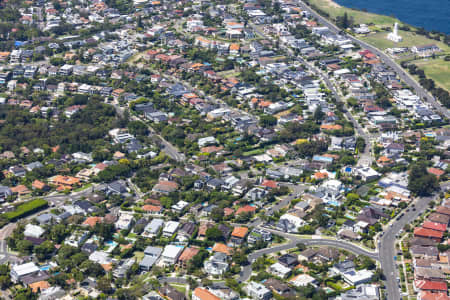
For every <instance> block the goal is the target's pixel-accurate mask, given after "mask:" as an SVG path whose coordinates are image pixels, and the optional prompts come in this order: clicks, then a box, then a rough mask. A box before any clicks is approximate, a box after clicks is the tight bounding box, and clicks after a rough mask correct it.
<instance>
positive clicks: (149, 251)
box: [144, 246, 162, 257]
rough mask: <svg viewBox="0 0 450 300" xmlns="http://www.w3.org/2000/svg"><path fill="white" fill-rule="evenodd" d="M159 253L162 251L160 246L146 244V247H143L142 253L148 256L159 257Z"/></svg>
mask: <svg viewBox="0 0 450 300" xmlns="http://www.w3.org/2000/svg"><path fill="white" fill-rule="evenodd" d="M161 253H162V248H159V247H153V246H148V247H147V248H145V249H144V254H145V255H149V256H156V257H159V256H160V255H161Z"/></svg>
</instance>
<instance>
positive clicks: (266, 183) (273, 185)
mask: <svg viewBox="0 0 450 300" xmlns="http://www.w3.org/2000/svg"><path fill="white" fill-rule="evenodd" d="M261 185H262V186H265V187H268V188H271V189H276V188H277V187H278V183H277V182H276V181H273V180H268V179H265V180H264V181H263V182H262V183H261Z"/></svg>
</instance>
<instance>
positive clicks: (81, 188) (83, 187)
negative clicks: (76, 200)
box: [73, 183, 92, 192]
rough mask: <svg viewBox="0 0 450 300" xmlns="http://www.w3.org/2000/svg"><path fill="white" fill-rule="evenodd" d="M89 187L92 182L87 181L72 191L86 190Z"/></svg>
mask: <svg viewBox="0 0 450 300" xmlns="http://www.w3.org/2000/svg"><path fill="white" fill-rule="evenodd" d="M90 187H92V183H88V184H86V185H83V186H82V187H79V188H77V189H74V190H73V191H74V192H81V191H84V190H87V189H88V188H90Z"/></svg>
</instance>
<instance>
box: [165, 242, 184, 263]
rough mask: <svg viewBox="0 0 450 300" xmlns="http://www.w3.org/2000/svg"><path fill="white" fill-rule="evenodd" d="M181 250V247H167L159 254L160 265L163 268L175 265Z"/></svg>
mask: <svg viewBox="0 0 450 300" xmlns="http://www.w3.org/2000/svg"><path fill="white" fill-rule="evenodd" d="M183 249H184V247H183V246H175V245H167V246H166V247H165V248H164V251H163V253H162V254H161V258H160V262H161V264H162V265H164V266H167V265H174V264H176V263H177V261H178V258H179V257H180V255H181V252H183Z"/></svg>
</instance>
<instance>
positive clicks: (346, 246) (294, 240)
mask: <svg viewBox="0 0 450 300" xmlns="http://www.w3.org/2000/svg"><path fill="white" fill-rule="evenodd" d="M265 229H266V230H269V231H270V232H272V233H273V234H277V235H280V236H283V237H284V238H287V239H288V240H289V242H288V243H286V244H283V245H279V246H275V247H269V248H264V249H261V250H258V251H255V252H253V253H251V254H250V255H249V256H248V260H249V262H250V264H248V265H247V266H245V267H244V268H243V270H242V271H241V273H240V276H239V279H238V281H239V282H244V281H246V280H248V279H249V278H250V276H251V275H252V263H253V262H254V261H255V260H256V259H258V258H260V257H261V256H263V255H267V254H271V253H276V252H280V251H285V250H289V249H294V248H296V247H297V245H298V244H299V243H302V244H304V245H305V246H330V247H335V248H339V249H343V250H347V251H349V252H352V253H355V254H357V255H365V256H368V257H370V258H372V259H375V260H379V257H378V253H377V252H369V251H367V250H365V249H363V248H360V247H358V246H357V245H355V244H352V243H349V242H346V241H340V240H329V239H305V238H301V237H299V236H296V235H293V234H287V233H284V232H281V231H278V230H273V229H269V228H265Z"/></svg>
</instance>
